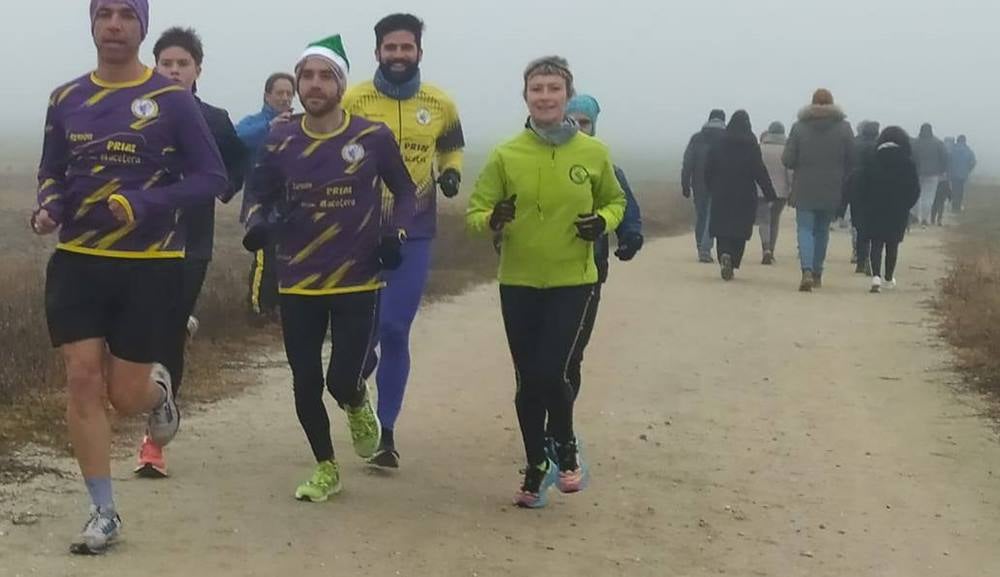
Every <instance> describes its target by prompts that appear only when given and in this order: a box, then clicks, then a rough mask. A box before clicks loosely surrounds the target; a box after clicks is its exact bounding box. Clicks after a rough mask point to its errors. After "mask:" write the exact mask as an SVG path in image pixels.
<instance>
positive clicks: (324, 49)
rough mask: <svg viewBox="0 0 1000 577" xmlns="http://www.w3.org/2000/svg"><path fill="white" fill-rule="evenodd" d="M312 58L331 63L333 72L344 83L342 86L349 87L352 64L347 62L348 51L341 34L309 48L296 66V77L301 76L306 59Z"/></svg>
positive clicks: (317, 42)
mask: <svg viewBox="0 0 1000 577" xmlns="http://www.w3.org/2000/svg"><path fill="white" fill-rule="evenodd" d="M310 56H318V57H319V58H322V59H324V60H326V61H327V62H329V63H330V67H331V68H333V72H334V73H335V74H336V75H337V76H338V77H339V78H340V79H341V81H342V82H343V84H342V85H343V86H346V85H347V74H348V73H349V72H350V71H351V63H350V61H348V60H347V51H346V50H345V49H344V40H343V39H342V38H341V37H340V34H334V35H333V36H329V37H327V38H324V39H322V40H319V41H316V42H313V43H312V44H310V45H309V46H307V47H306V49H305V51H304V52H303V53H302V56H301V57H300V58H299V62H298V64H296V65H295V75H296V76H298V75H299V72H300V71H301V69H302V65H303V64H304V63H305V61H306V58H309V57H310Z"/></svg>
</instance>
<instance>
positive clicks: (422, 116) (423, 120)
mask: <svg viewBox="0 0 1000 577" xmlns="http://www.w3.org/2000/svg"><path fill="white" fill-rule="evenodd" d="M431 118H432V117H431V111H430V110H427V109H426V108H421V109H420V110H418V111H417V124H419V125H421V126H427V125H428V124H430V123H431Z"/></svg>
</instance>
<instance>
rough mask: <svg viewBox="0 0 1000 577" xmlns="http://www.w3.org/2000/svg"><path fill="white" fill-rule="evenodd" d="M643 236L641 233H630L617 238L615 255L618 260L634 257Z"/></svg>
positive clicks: (639, 247)
mask: <svg viewBox="0 0 1000 577" xmlns="http://www.w3.org/2000/svg"><path fill="white" fill-rule="evenodd" d="M642 242H643V238H642V235H641V234H630V235H628V236H625V237H623V238H621V239H619V240H618V250H616V251H615V256H616V257H618V260H620V261H630V260H632V259H633V258H634V257H635V253H637V252H639V249H641V248H642Z"/></svg>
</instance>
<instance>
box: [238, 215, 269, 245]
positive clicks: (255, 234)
mask: <svg viewBox="0 0 1000 577" xmlns="http://www.w3.org/2000/svg"><path fill="white" fill-rule="evenodd" d="M269 236H270V227H269V226H268V225H267V223H263V222H262V223H260V224H256V225H254V226H253V227H251V228H250V230H248V231H247V232H246V234H245V235H243V248H245V249H247V250H248V251H250V252H257V251H258V250H263V249H264V247H265V246H267V238H268V237H269Z"/></svg>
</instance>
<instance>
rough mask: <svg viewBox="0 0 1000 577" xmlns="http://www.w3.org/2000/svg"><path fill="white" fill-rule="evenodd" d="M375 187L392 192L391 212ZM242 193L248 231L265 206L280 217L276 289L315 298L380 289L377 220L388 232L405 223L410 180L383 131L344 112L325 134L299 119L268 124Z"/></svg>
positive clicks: (409, 217)
mask: <svg viewBox="0 0 1000 577" xmlns="http://www.w3.org/2000/svg"><path fill="white" fill-rule="evenodd" d="M382 184H385V186H386V187H387V188H388V189H389V191H391V193H392V195H393V197H392V198H393V201H394V202H393V203H392V208H391V209H390V208H389V207H388V206H386V205H387V204H388V203H386V202H385V201H384V199H383V197H382V193H381V186H382ZM249 196H250V200H251V202H252V206H251V208H250V212H249V213H248V219H247V227H248V228H252V227H254V226H256V225H258V224H259V223H260V222H261V221H263V220H266V219H267V218H268V215H270V214H272V211H275V210H277V212H278V213H280V214H281V219H280V220H281V223H280V224H279V225H278V226H277V228H276V239H277V258H276V262H277V273H278V284H279V291H280V292H281V293H282V294H296V295H306V296H317V295H331V294H343V293H352V292H364V291H372V290H377V289H379V288H381V287H382V286H383V283H382V280H381V268H380V265H379V260H378V254H377V250H378V246H379V242H380V240H381V238H382V236H383V227H384V226H385V225H384V224H383V223H384V222H387V223H388V228H389V229H390V230H391V231H392V234H395V231H396V230H399V229H401V230H407V229H408V228H409V227H410V226H411V223H412V221H413V215H414V211H415V205H416V185H415V184H414V183H413V180H412V179H411V178H410V173H409V172H408V171H407V169H406V165H405V164H404V162H403V157H402V155H401V154H400V151H399V145H398V144H396V139H395V137H394V136H393V135H392V132H391V131H390V130H389V128H388V127H387V126H385V125H384V124H382V123H376V122H371V121H368V120H365V119H363V118H361V117H359V116H351V115H350V114H347V113H345V118H344V125H343V126H342V127H341V128H340V129H339V130H338V131H336V132H333V133H330V134H317V133H314V132H311V131H309V130H308V129H306V127H305V118H304V117H303V118H298V119H293V120H292V121H291V122H288V123H285V124H283V125H281V126H278V127H276V128H274V129H273V130H272V131H271V133H270V134H269V135H268V137H267V140H266V142H265V144H264V147H263V149H262V150H261V153H260V156H259V157H258V160H257V164H256V166H255V168H254V171H253V175H252V176H251V177H250V187H249ZM386 211H389V214H388V215H386V217H385V218H383V212H386Z"/></svg>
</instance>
